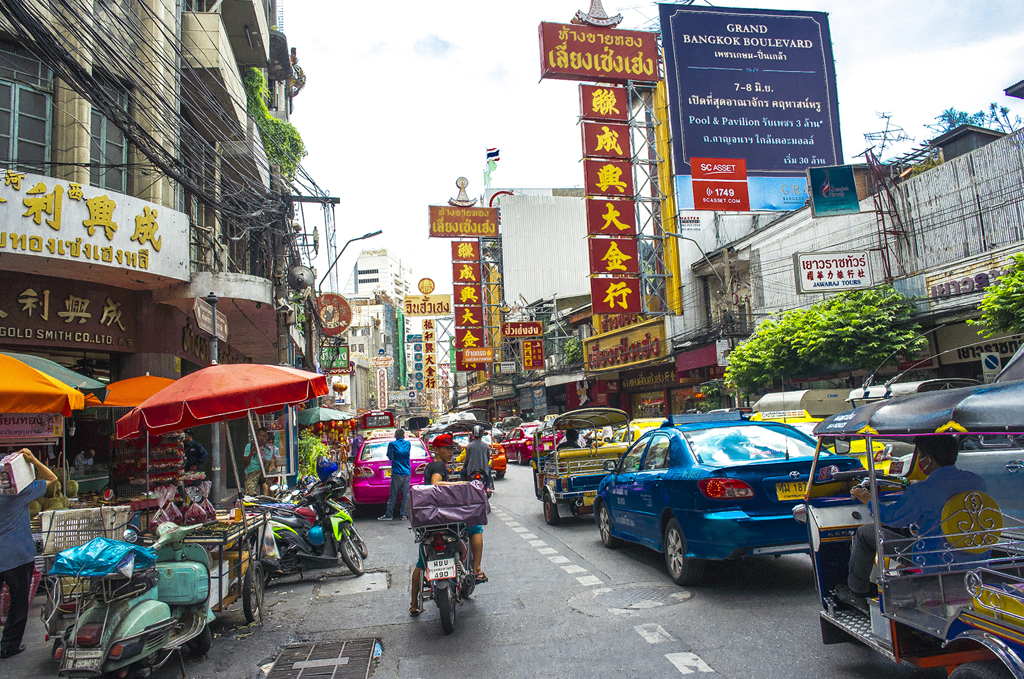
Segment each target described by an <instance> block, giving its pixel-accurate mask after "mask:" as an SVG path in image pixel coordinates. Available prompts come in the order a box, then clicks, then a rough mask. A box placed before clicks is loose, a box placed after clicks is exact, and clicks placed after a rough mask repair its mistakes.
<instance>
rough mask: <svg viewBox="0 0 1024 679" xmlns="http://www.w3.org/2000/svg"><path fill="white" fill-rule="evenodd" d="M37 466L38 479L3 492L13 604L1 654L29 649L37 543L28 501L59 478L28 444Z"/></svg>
mask: <svg viewBox="0 0 1024 679" xmlns="http://www.w3.org/2000/svg"><path fill="white" fill-rule="evenodd" d="M18 452H19V453H21V454H22V455H23V456H24V457H25V461H26V462H28V463H29V464H31V465H32V466H33V467H35V470H36V480H35V481H33V482H32V483H30V484H28V487H27V488H25V489H24V490H22V491H21V492H20V493H18V494H17V495H0V544H2V545H3V546H4V548H3V550H0V586H3V585H4V584H6V585H7V589H8V591H9V592H10V595H11V606H10V608H9V609H8V612H7V623H6V624H5V625H4V634H3V638H2V639H0V658H10V657H11V656H13V655H18V654H19V653H21V652H22V651H24V650H25V646H24V645H23V644H22V643H21V639H22V637H24V636H25V624H26V623H27V622H28V606H29V601H28V594H29V589H30V587H31V583H32V569H33V562H34V561H35V556H36V546H35V545H34V544H33V543H32V527H31V525H30V523H29V513H28V504H29V503H30V502H32V501H33V500H38V499H39V498H41V497H42V496H43V495H45V494H46V491H47V489H49V488H51V487H53V484H55V483H56V482H57V476H56V475H55V474H54V473H53V472H52V471H50V469H49V467H47V466H46V465H45V464H43V463H42V462H40V461H39V460H37V459H36V458H35V455H33V454H32V451H30V450H29V449H28V448H22V449H21V450H19V451H18Z"/></svg>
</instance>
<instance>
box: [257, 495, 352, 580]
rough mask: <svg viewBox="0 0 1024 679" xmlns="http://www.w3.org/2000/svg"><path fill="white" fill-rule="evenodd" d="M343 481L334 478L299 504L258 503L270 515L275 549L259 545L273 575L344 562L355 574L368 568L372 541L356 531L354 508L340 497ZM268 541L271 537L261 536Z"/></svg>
mask: <svg viewBox="0 0 1024 679" xmlns="http://www.w3.org/2000/svg"><path fill="white" fill-rule="evenodd" d="M346 487H347V486H346V484H345V483H344V481H343V480H340V479H338V478H336V477H330V478H328V479H327V480H326V481H322V482H320V483H318V484H316V485H315V486H313V488H311V489H310V490H308V491H307V492H306V494H305V495H304V496H303V497H302V498H301V499H300V500H299V502H298V503H297V504H296V505H295V506H294V507H287V506H284V505H281V504H275V505H254V506H252V507H250V510H257V511H263V512H266V513H268V515H269V517H270V522H269V527H270V529H271V530H272V535H273V542H274V543H275V545H276V551H277V556H276V557H274V556H273V555H272V552H273V551H274V550H270V549H266V548H263V545H254V546H253V550H254V551H255V552H256V553H259V554H261V563H262V565H263V569H264V572H265V573H266V574H267V576H268V577H269V578H271V579H272V578H275V577H282V576H284V575H291V574H293V573H302V572H303V571H305V570H313V569H319V568H331V567H334V566H336V565H338V562H339V560H341V561H343V562H344V563H345V565H346V566H347V567H348V569H349V570H350V571H351V572H352V574H353V575H362V574H363V573H364V567H363V559H365V558H367V557H368V556H369V550H368V549H367V547H366V543H365V542H364V541H363V538H362V537H361V536H360V535H359V532H358V531H357V530H356V527H355V523H354V522H353V520H352V514H351V508H349V507H346V506H345V504H344V503H343V502H342V501H341V500H340V499H339V498H341V496H342V494H343V493H344V492H345V488H346ZM257 539H258V540H262V541H263V542H264V543H267V542H268V540H267V536H258V537H257Z"/></svg>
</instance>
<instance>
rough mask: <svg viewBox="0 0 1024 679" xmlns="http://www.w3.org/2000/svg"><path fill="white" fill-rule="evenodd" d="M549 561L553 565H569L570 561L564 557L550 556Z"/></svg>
mask: <svg viewBox="0 0 1024 679" xmlns="http://www.w3.org/2000/svg"><path fill="white" fill-rule="evenodd" d="M548 560H549V561H551V563H569V559H568V558H567V557H564V556H549V557H548Z"/></svg>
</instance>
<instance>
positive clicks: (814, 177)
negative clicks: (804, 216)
mask: <svg viewBox="0 0 1024 679" xmlns="http://www.w3.org/2000/svg"><path fill="white" fill-rule="evenodd" d="M807 195H809V196H810V197H811V216H812V217H831V216H834V215H855V214H857V213H859V212H860V201H859V200H857V184H856V182H855V181H854V178H853V166H852V165H834V166H832V167H809V168H807Z"/></svg>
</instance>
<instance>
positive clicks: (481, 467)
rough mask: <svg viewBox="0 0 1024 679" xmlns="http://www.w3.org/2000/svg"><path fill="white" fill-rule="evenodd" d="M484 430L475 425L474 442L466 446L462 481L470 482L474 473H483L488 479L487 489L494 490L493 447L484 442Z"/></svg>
mask: <svg viewBox="0 0 1024 679" xmlns="http://www.w3.org/2000/svg"><path fill="white" fill-rule="evenodd" d="M483 438H484V428H483V427H482V426H480V425H479V424H477V425H473V433H472V439H473V440H472V441H470V442H469V445H468V446H466V462H465V463H464V464H463V465H462V474H461V476H462V480H463V481H468V480H469V479H470V477H471V476H472V474H473V473H474V472H483V474H484V476H486V477H487V487H488V488H491V489H492V492H493V489H494V480H493V479H492V478H491V465H490V461H491V447H490V446H488V445H487V444H486V443H484V441H483Z"/></svg>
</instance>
